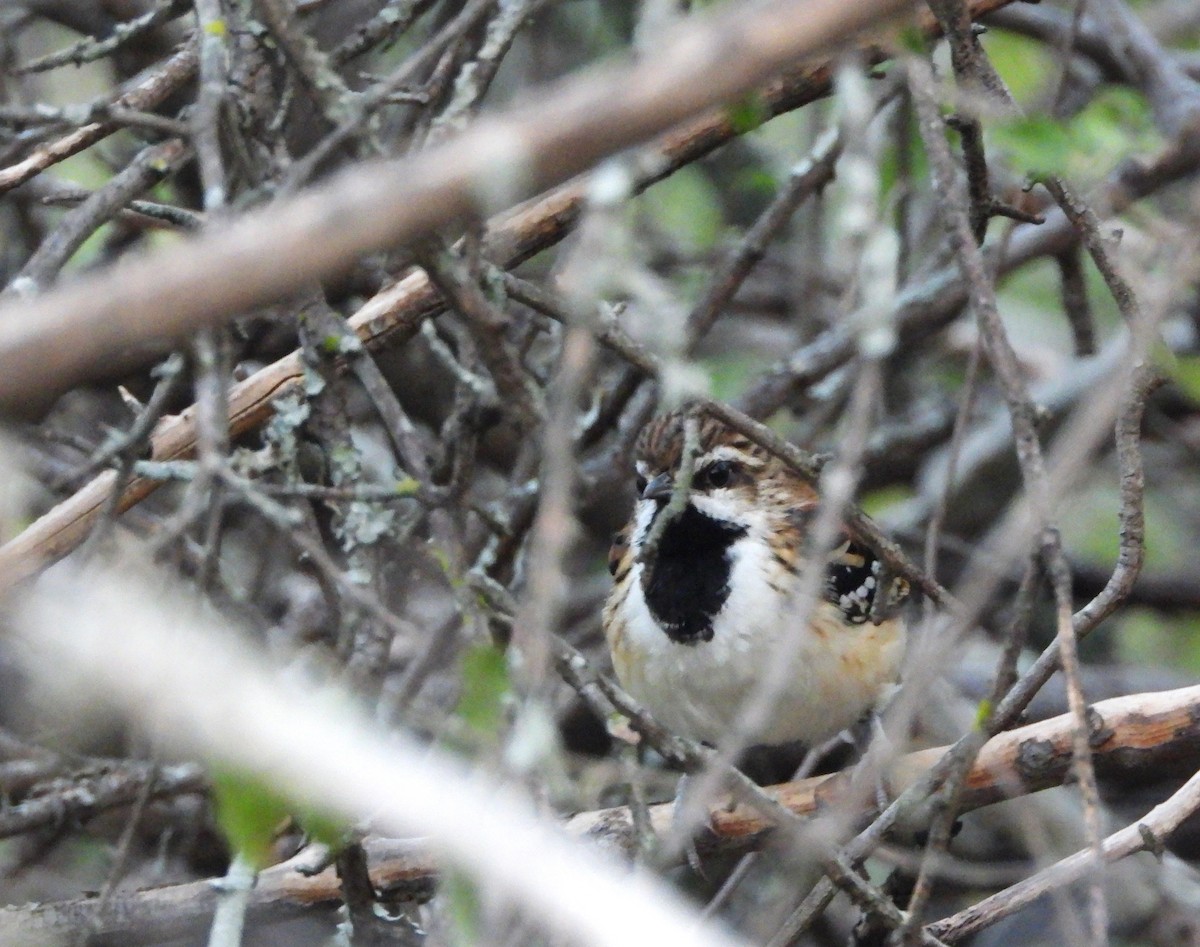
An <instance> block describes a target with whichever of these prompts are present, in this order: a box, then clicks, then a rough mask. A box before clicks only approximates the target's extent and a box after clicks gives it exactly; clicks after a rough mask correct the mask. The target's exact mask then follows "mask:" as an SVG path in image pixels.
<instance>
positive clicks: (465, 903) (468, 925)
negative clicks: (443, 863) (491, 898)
mask: <svg viewBox="0 0 1200 947" xmlns="http://www.w3.org/2000/svg"><path fill="white" fill-rule="evenodd" d="M441 894H442V897H443V898H444V899H445V902H444V903H445V904H446V907H447V909H448V911H447V913H448V914H449V918H450V927H451V931H450V942H451V943H453V944H456V945H462V947H474V945H476V944H480V943H482V940H481V937H482V933H483V932H482V931H481V930H480V918H481V917H482V915H483V900H482V899H481V898H480V896H479V888H478V887H477V886H476V885H475V884H474V883H473V882H472V881H471V880H470V879H469V878H468V877H467V876H466V875H464V874H463V873H462V872H461V871H455V870H453V869H448V870H446V871H445V872H443V873H442V883H441Z"/></svg>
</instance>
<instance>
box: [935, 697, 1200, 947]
mask: <svg viewBox="0 0 1200 947" xmlns="http://www.w3.org/2000/svg"><path fill="white" fill-rule="evenodd" d="M1097 706H1099V705H1097ZM1197 811H1200V772H1197V773H1196V774H1195V775H1194V776H1192V778H1191V779H1189V780H1188V781H1187V782H1186V783H1184V784H1183V786H1181V787H1180V788H1179V790H1178V791H1177V792H1175V793H1174V794H1173V795H1172V796H1171V797H1170V798H1169V799H1167V800H1166V801H1165V802H1162V803H1159V804H1158V805H1157V806H1155V807H1154V808H1153V809H1151V810H1150V811H1149V812H1148V813H1146V815H1144V816H1142V818H1141V819H1139V820H1138V821H1137V822H1135V823H1134V824H1133V825H1128V826H1126V827H1125V828H1123V829H1121V830H1120V831H1118V832H1114V833H1113V834H1112V835H1109V836H1108V837H1107V838H1105V839H1104V840H1103V841H1102V842H1101V845H1100V857H1101V858H1102V859H1103V860H1104V861H1105V862H1106V863H1107V862H1114V861H1117V860H1118V859H1121V858H1125V857H1127V856H1129V855H1133V854H1135V853H1137V852H1152V853H1154V854H1158V853H1160V852H1161V849H1162V845H1163V842H1164V840H1165V839H1166V838H1167V837H1168V836H1170V834H1171V833H1172V832H1173V831H1175V829H1177V828H1178V827H1179V825H1180V824H1181V823H1182V822H1183V820H1184V819H1187V818H1188V817H1189V816H1191V815H1193V814H1195V813H1196V812H1197ZM1094 858H1095V852H1094V851H1093V849H1092V848H1090V847H1089V848H1085V849H1082V850H1081V851H1078V852H1076V853H1075V854H1074V855H1070V856H1068V857H1067V858H1064V859H1063V860H1062V861H1060V862H1058V863H1056V864H1054V865H1051V866H1050V867H1049V868H1046V869H1044V870H1043V871H1040V872H1038V873H1037V874H1036V875H1034V876H1033V877H1032V878H1028V879H1026V880H1025V881H1020V882H1017V884H1015V885H1012V886H1011V887H1008V888H1006V889H1005V890H1003V891H999V892H997V893H996V894H993V895H991V896H990V897H987V898H984V899H983V900H982V901H979V902H977V903H975V904H973V905H971V907H969V908H966V909H964V910H962V911H960V912H958V913H957V914H953V915H951V916H950V917H948V918H944V919H942V920H940V921H934V922H933V923H932V924H928V925H926V927H925V930H926V931H927V932H929V933H932V934H934V935H935V936H938V937H941V938H943V939H944V940H946V941H947V942H948V943H952V944H954V943H958V942H959V941H961V940H964V939H965V938H967V937H969V936H970V935H972V934H974V933H976V932H977V931H980V930H982V929H983V928H985V927H988V926H989V925H991V924H994V923H995V922H996V921H998V920H1000V919H1001V918H1003V917H1007V916H1009V915H1010V914H1013V913H1014V912H1016V911H1019V910H1020V909H1021V908H1023V907H1025V906H1026V905H1028V904H1030V903H1031V902H1033V901H1035V900H1037V899H1038V898H1040V897H1043V896H1044V895H1046V894H1048V893H1050V892H1052V891H1056V890H1058V889H1060V888H1062V887H1063V886H1064V885H1068V884H1071V883H1072V882H1075V881H1078V880H1079V879H1081V878H1086V877H1087V876H1088V874H1090V873H1091V871H1092V864H1093V860H1094Z"/></svg>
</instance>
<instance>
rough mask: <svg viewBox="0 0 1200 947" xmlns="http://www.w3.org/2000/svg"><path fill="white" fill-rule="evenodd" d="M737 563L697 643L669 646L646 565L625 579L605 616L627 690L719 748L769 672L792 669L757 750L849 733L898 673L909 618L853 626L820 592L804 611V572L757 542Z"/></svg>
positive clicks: (739, 552)
mask: <svg viewBox="0 0 1200 947" xmlns="http://www.w3.org/2000/svg"><path fill="white" fill-rule="evenodd" d="M729 556H730V561H731V567H730V573H729V592H728V595H727V596H726V599H725V602H724V604H723V605H722V607H721V609H720V611H719V612H717V613H716V614H715V615H714V616H713V619H712V636H711V638H706V639H705V640H701V641H696V642H691V643H680V642H678V641H675V640H672V638H671V637H670V636H669V635H667V634H666V633H665V632H664V629H663V627H662V626H661V624H660V623H659V622H658V620H657V619H656V618H655V617H654V615H653V614H652V612H651V610H650V608H649V607H648V606H647V603H646V600H645V597H644V595H643V594H642V581H641V580H642V576H641V573H642V569H643V568H644V567H643V565H642V564H641V563H637V562H634V563H632V564H631V566H630V567H629V568H628V569H627V570H626V571H625V574H624V575H623V576H622V577H621V579H620V581H619V582H618V584H617V586H616V588H615V589H614V591H613V594H612V596H611V598H610V600H609V603H608V607H607V608H606V616H605V627H606V632H607V635H608V639H609V647H610V649H611V651H612V655H613V664H614V666H615V668H616V671H617V676H618V677H619V678H620V680H621V683H622V684H623V685H624V686H625V688H626V689H627V690H629V692H630V693H631V694H632V695H633V696H634V697H635V698H637V699H638V700H639V701H641V702H642V703H643V704H645V706H646V707H647V709H648V710H649V711H650V712H651V714H653V715H654V717H655V718H656V719H657V720H659V721H660V722H661V723H663V724H664V725H666V726H667V727H670V728H671V729H673V730H675V731H677V732H679V733H681V734H683V735H685V736H689V737H692V738H694V739H700V740H705V741H708V742H710V743H714V744H718V743H720V741H721V739H722V737H723V736H724V735H725V734H726V733H728V732H729V731H730V729H731V727H732V726H733V724H734V722H735V721H736V719H737V715H738V713H739V712H740V710H741V708H742V707H743V706H744V704H745V702H746V700H747V699H748V698H749V697H750V696H751V695H752V694H753V693H754V691H755V688H756V687H758V686H760V682H761V681H762V680H763V678H764V677H766V676H767V675H768V669H769V668H772V667H775V666H776V665H777V664H778V663H779V662H780V661H783V660H787V661H788V664H789V668H788V673H787V685H786V687H785V688H784V690H783V693H782V694H780V695H779V698H778V700H777V703H776V706H775V709H774V712H773V713H772V714H771V715H770V718H769V720H768V722H767V724H766V725H765V726H763V727H762V728H760V729H759V731H758V732H757V733H756V734H755V735H754V739H755V741H756V742H761V743H784V742H790V741H794V740H802V741H804V742H807V743H810V744H811V743H816V742H819V741H821V740H824V739H827V738H828V737H830V736H833V735H834V734H836V733H838V732H839V731H840V730H842V729H844V728H846V727H848V726H850V725H851V724H853V723H854V722H855V721H856V720H857V719H858V718H859V717H861V716H862V715H863V714H864V713H865V712H866V711H867V710H869V709H871V707H873V706H874V705H875V704H876V702H877V701H878V700H879V698H880V696H881V694H882V692H883V691H884V690H886V689H887V687H888V685H889V684H891V683H893V682H894V681H895V679H896V677H897V674H898V673H899V666H900V661H901V658H902V655H903V648H904V625H903V621H902V620H901V619H900V618H889V619H887V620H885V621H883V622H881V623H880V624H878V625H876V624H873V623H871V622H863V623H858V624H855V623H851V622H849V621H847V619H846V616H845V615H844V614H843V612H842V611H841V610H840V609H839V608H838V607H837V606H836V605H835V604H833V603H831V602H829V601H827V600H825V599H824V598H822V597H821V596H820V595H818V596H817V598H816V599H815V601H813V602H811V603H810V607H809V608H807V609H806V608H805V605H804V603H803V602H801V601H800V600H799V596H798V592H799V586H800V578H799V574H798V573H797V572H796V571H793V570H791V569H787V568H784V566H783V565H782V564H781V562H780V559H779V557H778V555H777V554H776V553H775V551H773V550H772V548H771V546H770V545H769V544H768V543H766V542H763V541H762V539H761V537H759V538H757V539H756V538H755V537H752V536H751V537H746V538H743V539H741V540H739V541H738V542H736V543H735V544H734V545H733V546H732V547H731V548H730V550H729ZM805 611H807V612H808V614H807V616H805V615H804V614H803V613H804V612H805Z"/></svg>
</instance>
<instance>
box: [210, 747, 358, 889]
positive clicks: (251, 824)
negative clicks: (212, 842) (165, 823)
mask: <svg viewBox="0 0 1200 947" xmlns="http://www.w3.org/2000/svg"><path fill="white" fill-rule="evenodd" d="M212 783H213V799H214V801H215V803H216V813H217V824H218V825H220V827H221V831H222V832H224V833H225V838H226V840H227V841H228V842H229V845H230V847H231V848H232V849H233V850H234V851H235V852H237V853H238V854H239V855H241V856H242V857H243V858H245V859H246V860H247V861H248V862H249V863H250V865H251V867H253V868H254V869H255V870H261V869H263V868H265V867H267V865H269V864H270V863H271V861H272V846H273V843H274V839H275V836H276V834H277V833H278V832H279V829H280V826H281V825H282V824H283V823H284V821H285V820H286V819H287V818H288V817H289V816H292V815H294V816H295V817H296V820H297V821H298V822H299V823H300V825H301V827H302V828H303V829H304V831H305V832H306V833H307V834H308V836H309V837H310V838H312V839H314V840H315V841H318V842H321V843H323V844H325V845H328V846H330V847H331V848H336V847H337V846H339V845H341V844H342V840H343V839H344V837H345V834H346V830H347V826H346V824H345V822H344V821H343V820H341V819H339V818H335V817H333V816H330V815H329V814H328V813H324V812H319V811H317V810H314V809H311V808H309V807H307V806H304V805H300V804H297V803H295V802H293V801H291V800H289V799H288V798H287V796H286V795H285V794H284V793H282V792H280V791H279V790H278V789H277V788H276V787H275V786H273V785H271V784H270V783H269V782H267V781H266V780H264V779H263V778H262V777H260V776H257V775H255V774H252V773H248V772H245V771H243V770H239V769H234V768H223V767H220V766H216V767H213V774H212Z"/></svg>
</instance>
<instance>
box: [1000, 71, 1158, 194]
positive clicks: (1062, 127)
mask: <svg viewBox="0 0 1200 947" xmlns="http://www.w3.org/2000/svg"><path fill="white" fill-rule="evenodd" d="M989 136H990V138H991V140H992V141H993V142H994V143H995V144H998V145H1000V146H1001V147H1002V148H1005V149H1007V150H1008V151H1010V152H1011V153H1012V154H1013V156H1014V158H1015V160H1016V161H1017V162H1018V163H1020V164H1023V165H1024V167H1025V168H1026V170H1028V171H1029V172H1030V173H1031V174H1033V175H1034V176H1035V177H1044V176H1048V175H1058V174H1061V175H1066V176H1067V177H1070V178H1083V179H1086V178H1088V177H1091V176H1094V175H1095V174H1096V172H1097V170H1098V169H1100V168H1108V167H1111V166H1112V165H1114V164H1116V163H1117V162H1118V161H1120V160H1121V159H1122V158H1125V157H1127V156H1129V155H1131V154H1134V153H1136V152H1145V151H1152V150H1155V149H1157V148H1158V147H1160V146H1161V143H1162V138H1161V136H1160V135H1159V134H1158V132H1157V130H1156V129H1155V127H1154V122H1153V118H1152V116H1151V114H1150V108H1149V105H1148V103H1147V102H1146V100H1145V99H1144V98H1143V97H1142V96H1141V95H1139V94H1138V93H1137V92H1135V91H1133V90H1132V89H1118V88H1115V87H1114V88H1109V89H1105V90H1104V91H1103V92H1101V93H1100V94H1099V95H1097V96H1096V97H1095V98H1094V99H1092V101H1091V102H1089V103H1088V105H1087V107H1086V108H1084V109H1082V110H1081V111H1080V112H1078V113H1077V114H1076V115H1074V116H1072V117H1071V118H1070V119H1068V120H1067V121H1056V120H1054V119H1052V118H1050V117H1049V116H1047V115H1044V114H1037V115H1029V116H1024V117H1020V118H1016V119H1013V120H1012V121H1009V122H1004V123H1002V124H1000V125H997V126H995V127H993V128H992V129H990V132H989Z"/></svg>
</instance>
